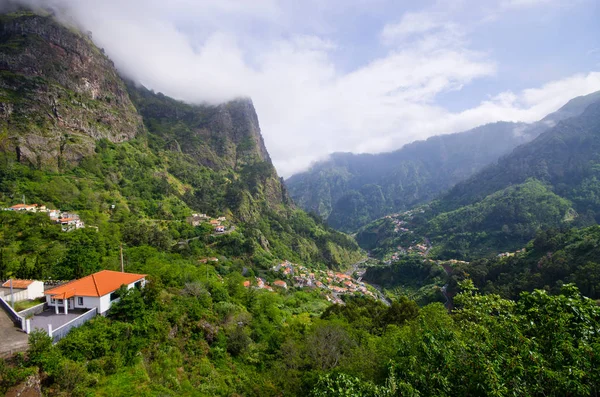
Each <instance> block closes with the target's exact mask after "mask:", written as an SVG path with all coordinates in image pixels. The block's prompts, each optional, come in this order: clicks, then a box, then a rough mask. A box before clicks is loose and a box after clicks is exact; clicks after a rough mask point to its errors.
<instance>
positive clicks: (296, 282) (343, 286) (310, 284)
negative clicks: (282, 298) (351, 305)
mask: <svg viewBox="0 0 600 397" xmlns="http://www.w3.org/2000/svg"><path fill="white" fill-rule="evenodd" d="M272 270H273V271H274V272H278V273H280V274H281V275H282V276H283V278H286V279H287V280H288V281H289V282H290V283H291V284H292V285H293V286H294V287H297V288H319V289H322V290H324V291H327V292H328V293H329V294H328V295H327V299H328V300H329V301H331V302H334V303H341V300H340V299H339V295H344V294H360V295H367V296H370V297H372V298H377V297H376V295H375V294H374V293H373V292H371V291H369V290H368V289H367V286H366V284H365V283H364V282H362V281H360V280H355V279H353V278H352V277H351V276H349V275H347V274H344V273H339V272H333V271H331V270H328V271H324V270H312V269H310V270H309V269H307V268H306V267H305V266H302V265H296V264H293V263H291V262H289V261H285V262H282V263H280V264H277V265H275V266H273V268H272ZM283 283H285V282H283ZM286 288H287V285H286Z"/></svg>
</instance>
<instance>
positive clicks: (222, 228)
mask: <svg viewBox="0 0 600 397" xmlns="http://www.w3.org/2000/svg"><path fill="white" fill-rule="evenodd" d="M215 233H225V226H217V227H215Z"/></svg>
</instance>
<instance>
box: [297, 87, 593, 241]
mask: <svg viewBox="0 0 600 397" xmlns="http://www.w3.org/2000/svg"><path fill="white" fill-rule="evenodd" d="M599 98H600V93H595V94H590V95H588V96H585V97H580V98H575V99H573V100H571V101H569V103H567V104H566V105H565V106H563V107H562V108H561V109H559V110H558V111H557V112H555V113H553V114H550V115H548V116H546V117H545V118H544V119H542V120H540V121H539V122H537V123H533V124H529V125H527V124H523V123H520V124H519V123H505V122H500V123H495V124H489V125H485V126H482V127H478V128H475V129H473V130H470V131H467V132H463V133H458V134H450V135H442V136H436V137H432V138H429V139H428V140H426V141H419V142H414V143H412V144H409V145H406V146H404V147H403V148H402V149H400V150H397V151H394V152H391V153H383V154H377V155H369V154H361V155H354V154H351V153H337V154H333V155H332V156H331V158H330V159H329V160H327V161H324V162H321V163H318V164H316V165H314V166H313V167H312V168H311V169H310V170H309V171H307V172H304V173H301V174H297V175H294V176H292V177H291V178H289V179H288V180H287V181H286V184H287V186H288V188H289V191H290V195H291V196H292V198H293V199H294V200H295V202H296V203H297V204H298V205H299V206H301V207H302V208H304V209H306V210H309V211H313V212H316V213H317V214H319V215H320V216H322V217H323V218H325V219H327V222H328V223H329V224H330V225H331V226H333V227H335V228H338V229H340V230H344V231H355V230H357V229H358V228H359V227H361V226H363V225H365V224H366V223H368V222H369V221H371V220H374V219H376V218H378V217H381V216H383V215H386V214H389V213H393V212H398V211H403V210H406V209H409V208H411V207H413V206H415V205H418V204H421V203H425V202H428V201H430V200H432V199H434V198H435V197H436V196H438V195H439V194H440V193H442V192H444V191H446V190H448V189H450V188H452V187H453V186H454V185H455V184H457V183H459V182H461V181H464V180H465V179H467V178H469V177H470V176H472V175H474V174H476V173H477V172H478V171H480V170H481V169H483V168H484V167H485V166H487V165H489V164H491V163H494V162H495V161H496V160H498V158H500V157H501V156H504V155H506V154H509V153H510V152H511V151H512V150H513V149H514V148H515V147H517V146H519V145H521V144H523V143H526V142H529V141H531V140H532V139H534V138H535V137H537V136H538V135H539V134H541V133H542V132H544V131H546V130H548V129H549V128H550V127H552V126H554V125H555V124H556V123H557V122H559V121H561V120H564V119H566V118H568V117H573V116H577V115H579V114H581V113H582V112H583V111H584V110H585V108H586V107H587V106H588V105H589V104H590V103H593V102H594V101H596V100H598V99H599Z"/></svg>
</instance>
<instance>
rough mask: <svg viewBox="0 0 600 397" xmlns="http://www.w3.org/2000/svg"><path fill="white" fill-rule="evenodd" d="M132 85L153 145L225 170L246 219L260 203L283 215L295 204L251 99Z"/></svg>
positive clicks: (254, 214)
mask: <svg viewBox="0 0 600 397" xmlns="http://www.w3.org/2000/svg"><path fill="white" fill-rule="evenodd" d="M128 89H129V92H130V96H131V99H132V100H133V102H134V103H135V106H136V107H137V109H138V110H139V112H140V114H141V115H142V116H143V119H144V124H145V125H146V127H147V128H148V132H149V134H150V135H149V138H150V141H151V145H153V146H154V147H155V148H156V149H159V150H168V151H171V152H181V153H183V154H184V155H186V156H189V158H191V159H192V161H193V162H195V163H196V164H197V165H199V166H204V167H208V168H210V169H212V170H214V171H217V172H220V173H222V174H224V175H225V177H226V178H227V180H228V181H229V182H228V183H227V184H226V186H227V189H228V190H229V191H230V196H231V202H232V203H234V204H235V205H233V206H234V207H235V208H234V209H235V210H237V213H238V214H239V216H240V217H241V218H242V219H243V220H245V221H249V220H253V219H257V218H258V217H259V216H260V205H258V202H264V203H266V204H267V207H268V209H269V210H272V211H275V212H277V213H280V214H283V213H284V212H285V208H284V207H285V206H286V205H288V206H289V205H291V204H292V202H291V200H290V199H289V197H288V194H287V191H286V190H285V187H284V186H283V184H282V182H281V180H280V179H279V177H278V176H277V172H276V170H275V168H274V167H273V164H272V163H271V158H270V157H269V153H268V152H267V149H266V147H265V144H264V141H263V138H262V135H261V133H260V126H259V123H258V116H257V115H256V111H255V109H254V105H253V104H252V101H251V100H250V99H247V98H244V99H236V100H233V101H230V102H227V103H224V104H221V105H218V106H211V105H190V104H186V103H183V102H181V101H177V100H175V99H172V98H169V97H167V96H165V95H163V94H161V93H154V92H153V91H150V90H148V89H146V88H144V87H140V86H136V85H134V84H128Z"/></svg>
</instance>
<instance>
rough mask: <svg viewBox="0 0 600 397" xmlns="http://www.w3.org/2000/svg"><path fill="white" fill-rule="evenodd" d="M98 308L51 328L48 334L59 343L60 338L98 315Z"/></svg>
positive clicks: (53, 340) (54, 341)
mask: <svg viewBox="0 0 600 397" xmlns="http://www.w3.org/2000/svg"><path fill="white" fill-rule="evenodd" d="M97 314H98V309H96V308H93V309H90V310H88V311H87V312H85V313H83V314H82V315H81V316H79V317H76V318H74V319H73V320H71V321H69V322H68V323H66V324H64V325H61V326H60V327H58V328H57V329H55V330H52V329H49V330H48V335H49V336H50V337H51V338H52V342H53V343H57V342H58V341H59V340H61V339H62V338H64V337H65V336H67V334H68V333H69V332H70V331H71V330H72V329H73V328H77V327H80V326H82V325H83V324H85V323H86V322H88V321H89V320H91V319H92V318H94V317H96V315H97Z"/></svg>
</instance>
